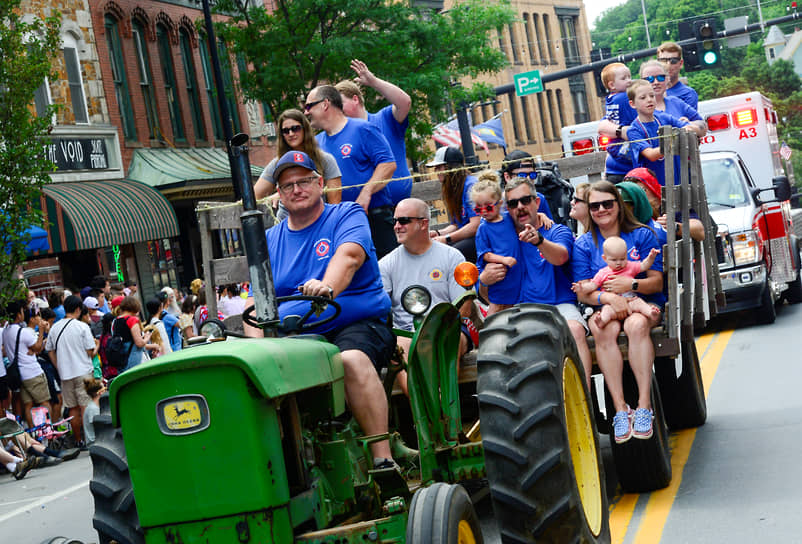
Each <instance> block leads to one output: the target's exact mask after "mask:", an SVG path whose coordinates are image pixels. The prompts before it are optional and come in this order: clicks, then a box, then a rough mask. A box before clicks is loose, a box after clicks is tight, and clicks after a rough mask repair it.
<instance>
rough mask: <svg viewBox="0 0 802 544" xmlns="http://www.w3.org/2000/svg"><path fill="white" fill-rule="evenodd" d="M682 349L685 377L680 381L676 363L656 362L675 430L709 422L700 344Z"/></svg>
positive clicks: (668, 418)
mask: <svg viewBox="0 0 802 544" xmlns="http://www.w3.org/2000/svg"><path fill="white" fill-rule="evenodd" d="M680 345H681V347H682V355H681V358H682V373H681V374H680V376H679V377H677V370H676V365H675V362H674V359H672V358H670V357H662V358H659V359H656V360H655V362H654V368H655V373H656V375H657V383H658V384H659V386H660V396H661V398H662V400H663V410H664V411H665V414H666V423H667V424H668V427H669V428H670V429H674V430H676V429H689V428H691V427H699V426H701V425H704V424H705V421H707V400H706V399H705V386H704V382H703V381H702V367H701V366H700V365H699V354H698V353H697V351H696V343H695V342H694V341H693V340H690V341H686V342H681V344H680Z"/></svg>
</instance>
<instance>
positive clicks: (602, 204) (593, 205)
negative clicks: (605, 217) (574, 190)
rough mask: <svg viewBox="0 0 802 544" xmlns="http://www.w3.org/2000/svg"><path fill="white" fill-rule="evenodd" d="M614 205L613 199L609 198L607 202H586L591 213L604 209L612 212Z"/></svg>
mask: <svg viewBox="0 0 802 544" xmlns="http://www.w3.org/2000/svg"><path fill="white" fill-rule="evenodd" d="M614 204H615V199H614V198H611V199H609V200H600V201H598V202H588V208H590V211H592V212H597V211H599V208H604V209H605V210H612V209H613V205H614Z"/></svg>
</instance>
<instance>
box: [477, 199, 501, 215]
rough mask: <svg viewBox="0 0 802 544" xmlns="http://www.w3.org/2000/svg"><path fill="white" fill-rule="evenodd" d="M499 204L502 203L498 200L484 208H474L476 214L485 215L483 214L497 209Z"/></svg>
mask: <svg viewBox="0 0 802 544" xmlns="http://www.w3.org/2000/svg"><path fill="white" fill-rule="evenodd" d="M499 202H501V201H500V200H496V201H495V202H493V203H491V204H486V205H484V206H474V207H473V211H475V212H476V213H483V212H487V213H490V212H492V211H493V210H494V209H495V208H496V206H498V204H499Z"/></svg>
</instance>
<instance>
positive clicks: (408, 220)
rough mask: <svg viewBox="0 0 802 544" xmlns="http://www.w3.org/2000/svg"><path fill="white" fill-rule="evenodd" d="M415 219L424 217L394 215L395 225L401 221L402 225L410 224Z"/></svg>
mask: <svg viewBox="0 0 802 544" xmlns="http://www.w3.org/2000/svg"><path fill="white" fill-rule="evenodd" d="M413 219H418V220H420V219H423V217H393V225H395V224H396V223H400V224H402V225H409V224H410V223H412V220H413Z"/></svg>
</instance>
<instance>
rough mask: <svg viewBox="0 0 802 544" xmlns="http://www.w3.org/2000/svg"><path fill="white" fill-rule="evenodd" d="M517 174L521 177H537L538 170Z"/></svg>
mask: <svg viewBox="0 0 802 544" xmlns="http://www.w3.org/2000/svg"><path fill="white" fill-rule="evenodd" d="M515 175H516V176H518V177H519V178H529V179H537V172H518V173H517V174H515Z"/></svg>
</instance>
